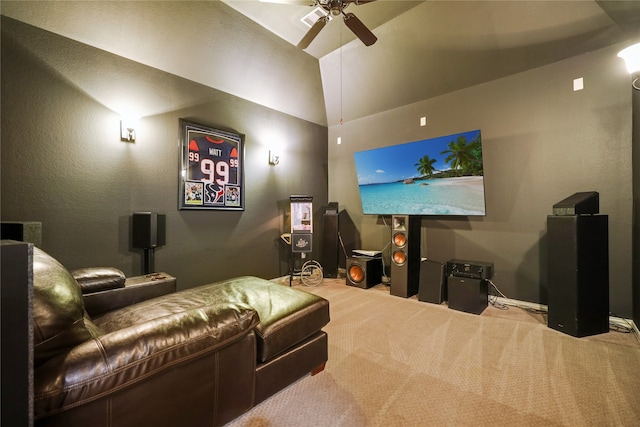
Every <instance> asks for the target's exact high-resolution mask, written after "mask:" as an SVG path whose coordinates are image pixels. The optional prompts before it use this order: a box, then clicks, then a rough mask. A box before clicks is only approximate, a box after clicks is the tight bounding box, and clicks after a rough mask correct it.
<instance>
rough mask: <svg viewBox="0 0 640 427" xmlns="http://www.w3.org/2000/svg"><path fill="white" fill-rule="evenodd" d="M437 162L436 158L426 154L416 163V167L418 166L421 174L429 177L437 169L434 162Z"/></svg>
mask: <svg viewBox="0 0 640 427" xmlns="http://www.w3.org/2000/svg"><path fill="white" fill-rule="evenodd" d="M435 162H436V159H432V158H430V157H429V156H428V155H424V156H422V158H421V159H420V160H418V163H416V164H415V167H416V168H418V173H419V174H420V175H421V176H427V177H429V176H431V175H433V171H434V170H435V168H434V167H433V164H434V163H435Z"/></svg>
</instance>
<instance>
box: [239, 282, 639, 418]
mask: <svg viewBox="0 0 640 427" xmlns="http://www.w3.org/2000/svg"><path fill="white" fill-rule="evenodd" d="M282 283H285V284H287V285H288V278H287V279H286V280H285V281H283V282H282ZM294 286H295V287H296V288H298V289H302V290H305V291H309V292H312V293H315V294H318V295H320V296H322V297H324V298H326V299H328V300H329V301H330V310H331V322H330V323H329V325H327V326H326V327H325V328H324V329H325V331H326V332H327V333H328V334H329V360H328V362H327V366H326V369H325V370H324V371H323V372H321V373H320V374H318V375H316V376H313V377H311V376H307V377H305V378H303V379H301V380H300V381H298V382H296V383H295V384H293V385H291V386H289V387H288V388H286V389H285V390H283V391H281V392H280V393H278V394H276V395H275V396H273V397H271V398H270V399H268V400H266V401H265V402H263V403H261V404H260V405H258V406H257V407H255V408H254V409H252V410H251V411H249V412H248V413H246V414H245V415H243V416H241V417H240V418H238V419H236V420H235V421H233V422H232V423H230V424H229V425H228V426H230V427H266V426H272V427H285V426H292V427H293V426H296V427H297V426H340V427H347V426H349V427H351V426H471V425H473V426H500V425H514V426H638V425H640V343H639V342H638V340H637V339H636V337H635V336H634V335H633V334H623V333H619V332H609V333H607V334H601V335H597V336H592V337H585V338H574V337H571V336H568V335H566V334H562V333H560V332H557V331H554V330H552V329H550V328H548V327H547V326H546V318H545V317H544V316H543V315H541V314H533V313H530V312H527V311H525V310H522V309H519V308H515V307H511V308H510V309H509V310H506V311H505V310H499V309H497V308H495V307H491V306H489V307H488V308H487V309H486V310H485V311H484V312H483V313H482V314H481V315H474V314H468V313H464V312H460V311H456V310H452V309H449V308H448V307H447V306H446V305H444V304H443V305H435V304H429V303H424V302H420V301H418V300H417V298H415V297H413V298H409V299H404V298H399V297H395V296H391V295H389V290H388V288H386V287H385V286H384V285H378V286H376V287H374V288H371V289H367V290H364V289H359V288H354V287H350V286H346V285H345V283H344V279H342V280H339V279H325V280H324V281H323V282H322V284H321V285H320V286H318V287H316V288H307V287H304V286H302V285H301V284H300V283H299V282H298V281H294Z"/></svg>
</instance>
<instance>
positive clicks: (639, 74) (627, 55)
mask: <svg viewBox="0 0 640 427" xmlns="http://www.w3.org/2000/svg"><path fill="white" fill-rule="evenodd" d="M618 56H619V57H620V58H622V59H624V63H625V65H626V66H627V71H628V72H629V74H631V79H632V80H631V85H632V86H633V88H634V89H636V90H640V43H636V44H634V45H632V46H629V47H628V48H626V49H622V50H621V51H620V52H619V53H618Z"/></svg>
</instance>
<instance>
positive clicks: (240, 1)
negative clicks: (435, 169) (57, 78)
mask: <svg viewBox="0 0 640 427" xmlns="http://www.w3.org/2000/svg"><path fill="white" fill-rule="evenodd" d="M272 1H273V0H272ZM311 9H312V8H311V7H309V6H300V5H289V4H277V3H272V2H271V3H269V2H260V1H258V0H224V1H223V2H221V1H208V2H207V1H205V2H197V1H196V2H190V1H176V2H168V1H158V2H140V1H98V2H73V1H69V2H66V1H64V2H63V1H45V2H22V1H16V2H11V1H3V2H2V9H1V12H2V15H5V16H7V17H9V18H12V19H13V20H15V21H19V22H23V23H26V24H29V25H30V26H34V27H37V28H40V29H44V30H46V31H49V32H53V33H55V34H58V35H61V36H63V37H65V38H69V39H71V40H75V41H79V42H81V43H83V44H86V45H89V46H93V47H97V48H99V49H101V50H104V51H106V52H109V53H112V54H116V55H119V56H122V57H125V58H128V59H131V60H134V61H136V62H140V63H142V64H145V65H149V66H152V67H154V68H158V69H161V70H163V71H166V72H169V73H171V74H176V75H179V76H181V77H184V78H186V79H189V80H193V81H196V82H199V83H202V84H205V85H208V86H211V87H214V88H216V89H219V90H223V91H225V92H229V93H231V94H233V95H236V96H240V97H242V98H245V99H248V100H250V101H253V102H257V103H259V104H262V105H265V106H267V107H270V108H273V109H275V110H278V111H282V112H285V113H287V114H291V115H294V116H296V117H300V118H302V119H305V120H309V121H312V122H314V123H319V124H322V125H329V126H332V125H336V124H338V123H339V122H340V120H344V121H349V120H355V119H357V118H359V117H364V116H367V115H371V114H375V113H377V112H381V111H386V110H390V109H393V108H396V107H400V106H403V105H407V104H411V103H414V102H418V101H421V100H424V99H429V98H432V97H435V96H438V95H441V94H444V93H448V92H451V91H456V90H459V89H462V88H465V87H469V86H472V85H476V84H480V83H483V82H487V81H490V80H494V79H497V78H500V77H504V76H507V75H510V74H514V73H518V72H522V71H525V70H528V69H532V68H536V67H540V66H543V65H545V64H549V63H553V62H556V61H560V60H563V59H565V58H569V57H572V56H576V55H580V54H584V53H587V52H589V51H592V50H596V49H600V48H602V47H606V46H612V45H616V44H621V45H624V44H630V43H631V42H632V41H637V40H640V2H639V1H594V0H581V1H562V0H555V1H432V0H407V1H402V0H397V1H396V0H377V1H374V2H371V3H367V4H362V5H355V4H351V5H349V8H348V11H349V12H352V13H354V14H356V16H358V18H359V19H360V20H361V21H362V22H363V23H364V24H365V25H366V26H367V27H368V28H369V29H371V30H372V32H373V33H374V34H375V35H376V37H377V38H378V41H377V42H376V43H375V44H374V45H372V46H369V47H366V46H364V45H363V44H362V43H361V42H360V40H358V39H356V38H355V37H354V36H353V34H352V33H351V31H349V29H348V28H347V27H346V26H345V25H344V24H343V23H342V20H341V19H333V20H332V21H331V22H329V24H328V25H327V26H326V27H325V28H324V29H323V30H322V31H321V33H320V34H319V35H318V37H317V38H316V39H315V40H314V41H313V42H312V43H311V45H310V46H309V48H308V49H306V51H300V50H299V49H297V48H296V47H295V45H296V44H297V43H298V42H299V41H300V39H301V38H302V37H303V36H304V34H305V33H306V31H307V30H308V27H306V26H305V25H304V24H303V23H301V22H300V18H302V17H303V16H304V15H306V14H307V13H309V12H310V11H311ZM12 31H14V32H13V33H12ZM20 31H22V33H20ZM16 32H17V33H16ZM6 34H9V35H10V36H12V37H17V38H20V39H21V42H22V43H23V44H24V46H25V47H26V48H27V49H31V50H34V51H36V52H37V55H39V56H40V57H41V58H43V60H45V61H48V62H50V63H51V64H50V65H51V66H53V67H54V68H55V67H58V68H59V69H60V70H61V72H63V73H66V74H69V73H72V71H70V69H71V70H73V69H77V68H78V67H75V68H74V66H73V64H71V65H69V64H64V65H63V64H57V65H56V64H55V62H56V59H55V58H54V56H55V52H47V51H46V49H44V48H43V47H39V46H38V40H36V39H37V37H35V36H30V37H27V36H26V35H25V34H24V30H19V29H17V27H16V28H13V29H8V30H7V31H6V32H5V29H4V28H3V35H6ZM77 60H78V64H82V63H87V61H88V62H91V61H92V59H91V58H78V59H77ZM79 66H80V65H79ZM622 66H623V65H622V64H621V67H622ZM102 70H103V71H102V72H101V73H99V75H97V76H96V77H95V79H94V80H93V81H87V76H86V75H85V76H84V77H82V79H83V81H82V82H78V83H77V84H79V85H81V86H82V88H83V90H86V91H87V92H88V93H91V92H92V91H93V92H95V93H96V95H95V97H97V98H99V97H100V96H101V95H104V96H106V95H107V93H106V92H113V91H114V87H113V81H114V79H113V78H112V77H110V76H109V72H112V73H122V72H123V70H117V69H114V70H109V69H108V67H102ZM65 77H67V78H68V79H69V80H70V81H74V79H78V78H79V77H78V76H74V75H67V76H65ZM120 79H122V76H120ZM141 96H142V95H141ZM156 98H157V97H156ZM151 104H152V102H151V101H150V102H149V105H151ZM160 104H162V103H160ZM153 105H154V107H153V108H155V109H158V108H162V106H159V105H158V99H154V100H153ZM153 108H151V107H149V106H148V110H149V111H146V113H154V112H157V111H151V110H152V109H153Z"/></svg>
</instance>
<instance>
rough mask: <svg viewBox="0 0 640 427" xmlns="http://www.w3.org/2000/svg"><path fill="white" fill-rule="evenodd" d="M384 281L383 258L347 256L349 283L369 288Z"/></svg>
mask: <svg viewBox="0 0 640 427" xmlns="http://www.w3.org/2000/svg"><path fill="white" fill-rule="evenodd" d="M380 283H382V258H369V257H349V258H347V285H349V286H356V287H358V288H362V289H368V288H370V287H372V286H375V285H379V284H380Z"/></svg>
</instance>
